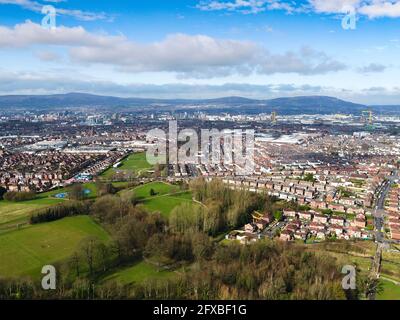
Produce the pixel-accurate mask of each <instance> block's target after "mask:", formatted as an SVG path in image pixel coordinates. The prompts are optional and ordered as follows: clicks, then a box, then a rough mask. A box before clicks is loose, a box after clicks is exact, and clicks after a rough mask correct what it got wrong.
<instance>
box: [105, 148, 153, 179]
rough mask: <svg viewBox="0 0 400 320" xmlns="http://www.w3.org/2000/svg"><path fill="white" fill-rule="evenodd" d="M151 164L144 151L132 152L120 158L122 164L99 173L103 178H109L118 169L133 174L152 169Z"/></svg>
mask: <svg viewBox="0 0 400 320" xmlns="http://www.w3.org/2000/svg"><path fill="white" fill-rule="evenodd" d="M152 168H153V166H152V165H151V164H149V163H148V162H147V160H146V153H144V152H141V153H134V154H131V155H129V156H128V157H127V158H125V159H124V160H122V165H121V166H120V167H119V168H109V169H108V170H106V171H104V172H103V174H102V175H101V176H102V177H103V178H106V179H109V178H111V176H112V175H113V174H114V173H116V172H120V171H125V172H131V173H133V174H135V175H140V173H142V172H144V171H147V170H149V169H152Z"/></svg>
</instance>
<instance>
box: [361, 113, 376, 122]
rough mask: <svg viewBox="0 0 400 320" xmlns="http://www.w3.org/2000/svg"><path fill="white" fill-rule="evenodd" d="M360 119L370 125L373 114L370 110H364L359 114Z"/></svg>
mask: <svg viewBox="0 0 400 320" xmlns="http://www.w3.org/2000/svg"><path fill="white" fill-rule="evenodd" d="M361 115H362V119H363V120H364V122H365V123H368V124H370V125H371V124H372V122H373V115H374V114H373V112H372V111H371V110H364V111H362V112H361Z"/></svg>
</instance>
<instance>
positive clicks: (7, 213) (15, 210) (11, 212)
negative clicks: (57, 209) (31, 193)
mask: <svg viewBox="0 0 400 320" xmlns="http://www.w3.org/2000/svg"><path fill="white" fill-rule="evenodd" d="M63 201H64V200H62V199H52V198H48V197H45V198H38V199H35V200H29V201H23V202H10V201H5V200H2V201H0V229H1V228H2V227H4V226H6V225H9V224H16V223H21V222H26V221H27V218H28V217H29V215H30V214H31V213H33V212H34V211H36V210H39V209H43V208H47V207H50V206H53V205H56V204H58V203H60V202H63Z"/></svg>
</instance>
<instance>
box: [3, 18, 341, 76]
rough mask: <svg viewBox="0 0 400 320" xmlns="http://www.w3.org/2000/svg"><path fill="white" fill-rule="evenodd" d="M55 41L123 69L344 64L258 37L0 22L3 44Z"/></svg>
mask: <svg viewBox="0 0 400 320" xmlns="http://www.w3.org/2000/svg"><path fill="white" fill-rule="evenodd" d="M33 45H56V46H64V47H66V48H67V49H68V52H69V56H70V58H71V60H72V61H73V62H76V63H85V64H93V63H99V64H105V65H111V66H114V67H116V68H117V69H118V70H119V71H124V72H133V73H138V72H174V73H177V75H178V77H180V78H211V77H224V76H228V75H232V74H241V75H250V74H252V73H259V74H274V73H298V74H303V75H311V74H324V73H327V72H331V71H339V70H343V69H344V68H345V66H344V65H343V64H342V63H340V62H338V61H336V60H334V59H332V58H330V57H328V56H327V55H326V54H325V53H323V52H317V51H314V50H312V49H310V48H303V49H301V50H299V51H298V52H294V51H292V52H286V53H283V54H275V53H271V52H269V51H268V50H266V49H264V48H263V47H261V46H259V45H258V44H256V43H254V42H249V41H238V40H229V39H228V40H227V39H216V38H212V37H209V36H205V35H186V34H173V35H169V36H167V37H166V38H165V39H163V40H161V41H158V42H153V43H144V44H143V43H137V42H134V41H131V40H129V39H128V38H126V37H125V36H123V35H120V36H111V35H104V34H94V33H90V32H87V31H86V30H85V29H84V28H82V27H74V28H68V27H63V26H61V27H58V28H57V29H56V30H52V31H50V30H45V29H43V28H42V27H41V26H40V25H38V24H35V23H32V22H30V21H27V22H25V23H23V24H20V25H16V26H15V27H14V28H9V27H4V26H1V27H0V48H1V47H3V48H7V47H11V48H13V47H29V46H33Z"/></svg>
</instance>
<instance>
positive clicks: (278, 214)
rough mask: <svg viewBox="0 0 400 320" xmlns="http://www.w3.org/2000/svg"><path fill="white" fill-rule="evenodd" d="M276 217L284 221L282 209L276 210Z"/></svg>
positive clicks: (277, 219)
mask: <svg viewBox="0 0 400 320" xmlns="http://www.w3.org/2000/svg"><path fill="white" fill-rule="evenodd" d="M274 218H275V220H276V221H282V218H283V213H282V211H275V213H274Z"/></svg>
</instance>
